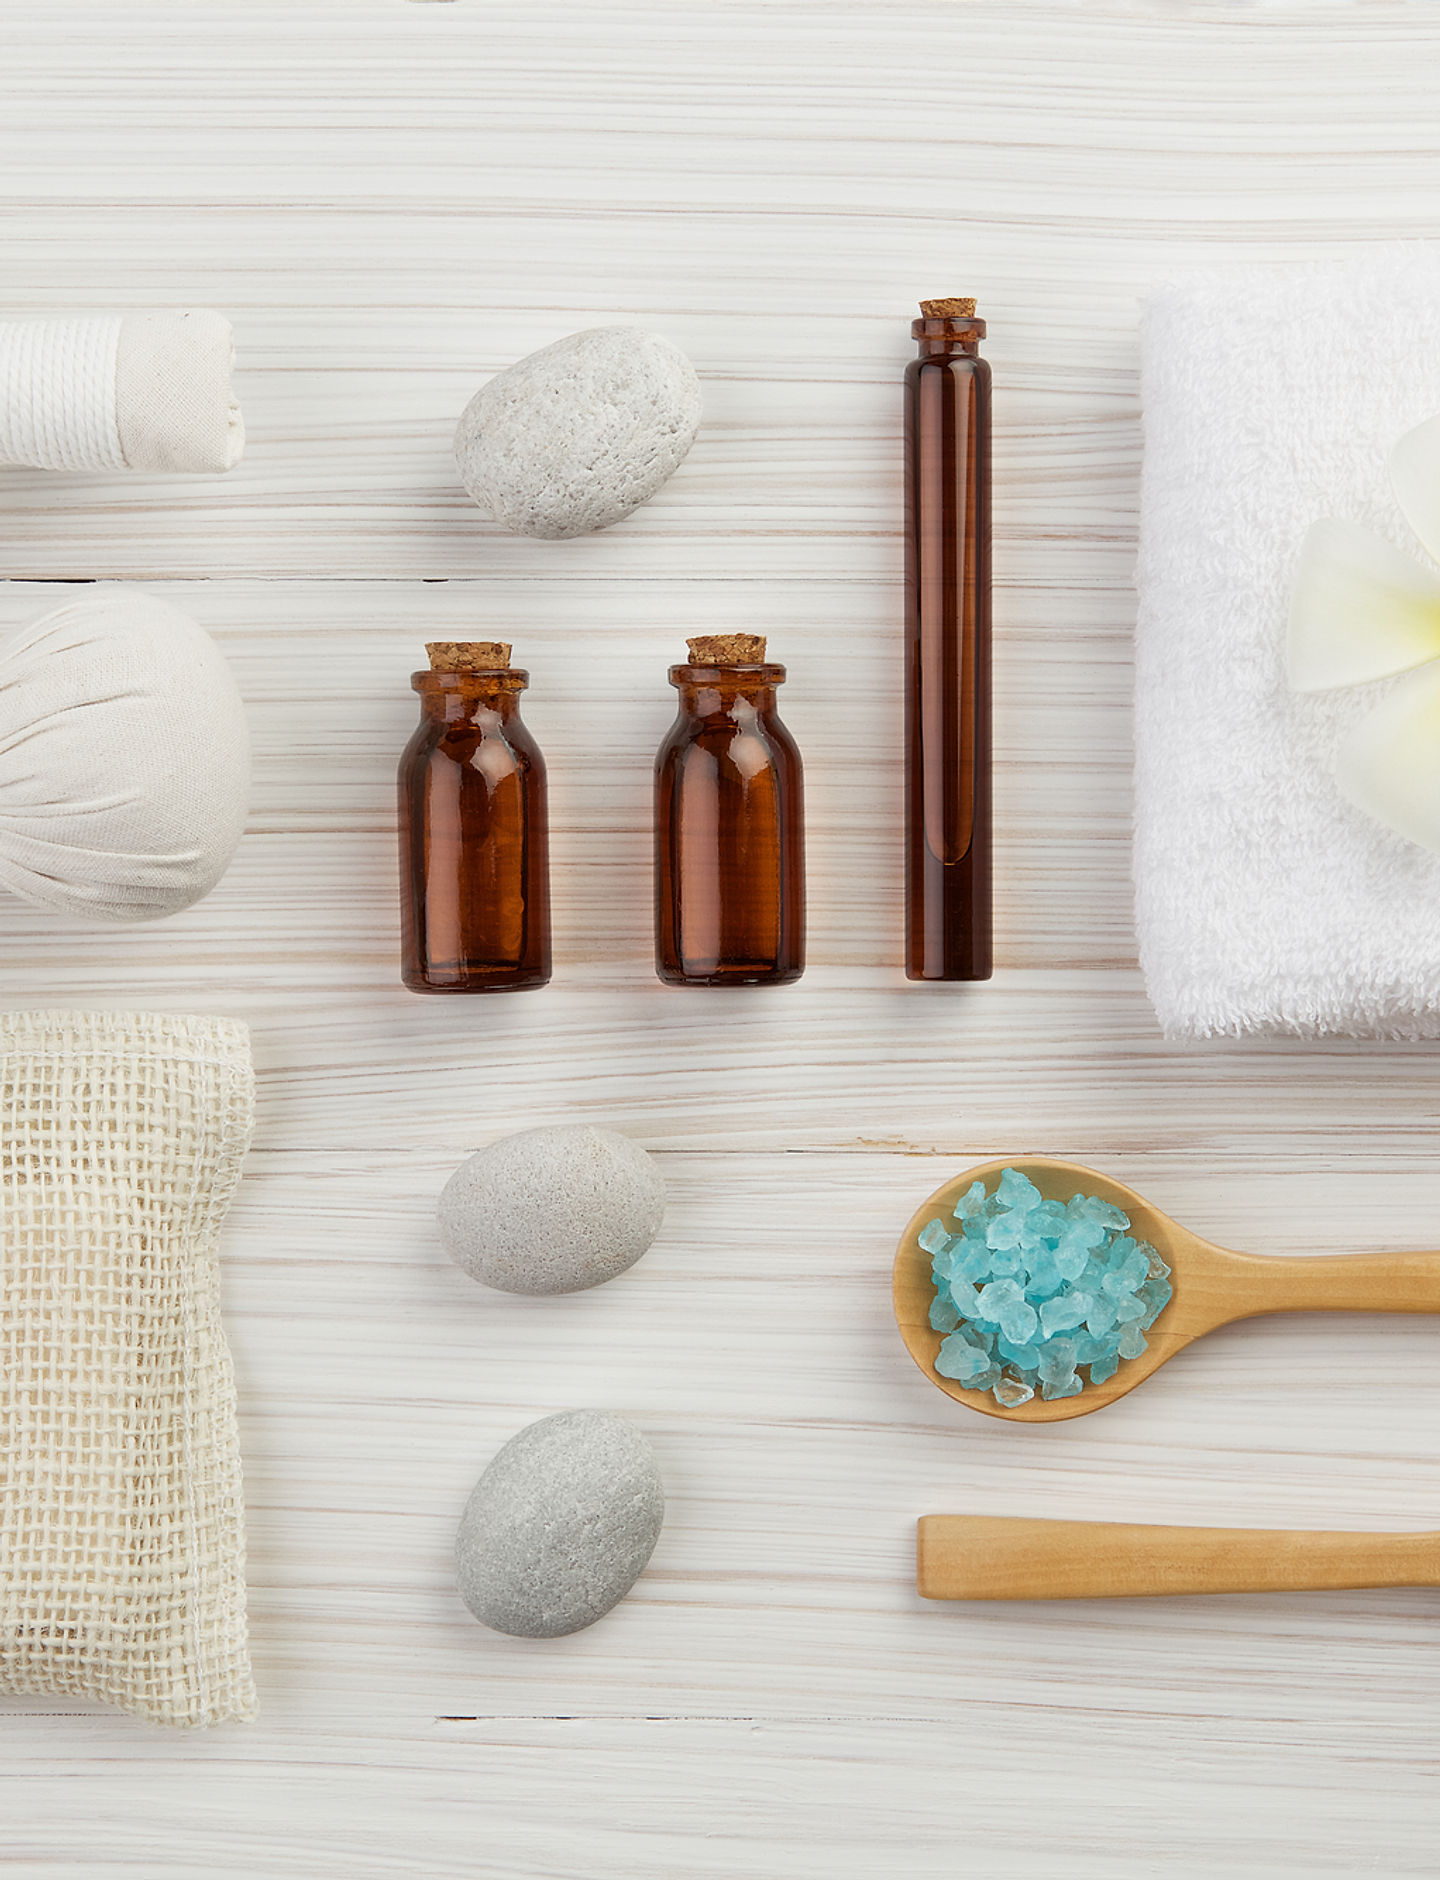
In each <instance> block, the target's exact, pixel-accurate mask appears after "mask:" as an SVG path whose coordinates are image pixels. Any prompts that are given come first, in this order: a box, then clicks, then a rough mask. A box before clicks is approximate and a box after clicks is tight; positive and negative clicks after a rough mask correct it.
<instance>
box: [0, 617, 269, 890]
mask: <svg viewBox="0 0 1440 1880" xmlns="http://www.w3.org/2000/svg"><path fill="white" fill-rule="evenodd" d="M249 790H250V748H249V738H248V735H247V732H246V726H245V709H244V706H243V705H242V704H241V701H240V694H239V692H238V691H237V690H236V687H235V681H234V679H233V678H232V677H231V674H230V669H229V667H228V666H227V665H226V664H225V661H224V659H223V658H222V657H221V655H220V652H219V649H218V648H217V647H216V645H215V643H214V641H213V640H211V638H210V636H209V635H208V634H207V633H206V632H205V631H204V629H203V628H201V627H199V626H197V624H196V623H195V622H194V621H193V620H192V619H191V618H190V616H189V615H188V614H183V613H181V611H180V609H179V608H178V607H172V606H171V605H170V603H169V602H168V601H163V600H160V599H159V598H158V597H157V596H156V595H153V594H144V593H139V592H135V591H133V590H131V589H128V588H101V589H99V590H98V591H96V592H94V593H92V594H87V595H86V596H85V598H84V599H83V600H76V601H70V602H67V604H66V605H65V606H63V607H59V608H57V609H56V610H55V611H54V612H53V613H49V614H46V615H45V616H44V618H43V619H41V620H37V621H36V622H35V623H34V624H33V625H32V626H30V627H26V628H22V629H21V630H20V631H19V632H18V633H16V634H15V635H13V636H12V637H11V638H10V639H9V640H8V641H6V642H4V643H3V645H0V886H3V887H5V888H8V889H9V890H10V891H11V893H13V894H18V895H20V896H21V897H22V898H23V899H24V900H27V901H34V902H37V903H38V904H39V905H41V906H42V907H57V908H61V909H63V910H64V911H65V912H66V913H70V914H79V915H83V916H88V917H89V918H91V919H93V920H109V921H133V920H155V919H157V918H158V917H159V916H161V915H162V914H174V913H177V912H178V911H179V910H180V909H181V908H183V907H189V905H190V904H191V902H192V901H198V900H199V899H200V897H201V895H203V894H206V893H208V892H209V890H210V889H211V888H213V887H214V885H215V883H216V882H217V881H218V880H219V879H220V876H221V875H222V874H223V873H224V872H225V868H226V865H227V864H228V862H229V860H230V857H231V856H232V855H233V854H234V852H235V845H236V843H237V842H238V841H239V840H240V833H241V831H242V829H243V828H244V826H245V813H246V808H247V804H248V800H249Z"/></svg>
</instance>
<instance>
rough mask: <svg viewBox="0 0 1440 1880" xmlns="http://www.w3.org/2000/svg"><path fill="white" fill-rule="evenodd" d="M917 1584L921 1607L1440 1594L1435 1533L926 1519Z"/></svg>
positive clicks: (939, 1516)
mask: <svg viewBox="0 0 1440 1880" xmlns="http://www.w3.org/2000/svg"><path fill="white" fill-rule="evenodd" d="M1063 1402H1065V1403H1068V1402H1070V1399H1069V1398H1068V1397H1067V1398H1065V1399H1063ZM1057 1407H1058V1406H1057ZM915 1584H916V1586H917V1587H918V1588H919V1590H920V1593H921V1594H922V1596H923V1597H924V1598H926V1599H1116V1598H1121V1597H1124V1598H1133V1597H1135V1596H1137V1595H1141V1594H1158V1595H1168V1594H1173V1593H1295V1592H1308V1591H1313V1590H1317V1589H1328V1588H1335V1587H1348V1586H1440V1534H1345V1533H1340V1534H1337V1533H1333V1532H1320V1533H1304V1532H1301V1531H1298V1530H1296V1529H1291V1528H1282V1529H1273V1528H1201V1527H1196V1528H1192V1527H1130V1526H1125V1525H1121V1524H1119V1523H1113V1524H1112V1523H1109V1522H1105V1521H1023V1520H1011V1519H1007V1518H1005V1517H1004V1516H990V1515H966V1514H927V1515H923V1516H922V1517H921V1519H920V1522H919V1525H918V1531H917V1534H916V1550H915Z"/></svg>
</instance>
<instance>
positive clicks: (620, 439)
mask: <svg viewBox="0 0 1440 1880" xmlns="http://www.w3.org/2000/svg"><path fill="white" fill-rule="evenodd" d="M699 425H700V381H699V379H698V378H697V377H696V376H695V368H694V366H692V365H691V363H690V361H689V360H688V359H687V358H686V357H685V355H684V353H682V352H681V351H680V349H679V347H678V346H672V345H671V344H670V342H669V340H668V339H661V338H660V336H659V334H658V333H647V332H645V331H644V329H643V328H641V327H638V326H593V327H588V328H587V329H586V330H585V331H584V332H583V333H571V334H569V335H568V336H567V337H566V338H565V339H559V340H556V342H555V344H554V345H553V346H545V347H542V348H541V350H540V351H539V352H533V353H528V354H527V355H526V357H525V358H523V359H520V360H517V361H516V363H515V364H514V365H513V366H508V367H507V368H506V369H505V371H503V372H497V373H496V375H495V377H494V378H493V379H491V380H490V381H489V382H488V384H485V385H482V386H481V388H480V390H479V391H478V392H476V394H475V396H474V397H473V398H472V399H471V400H470V403H469V404H468V405H467V406H466V407H465V409H464V411H463V412H462V413H461V416H460V422H459V424H458V425H457V426H456V430H455V462H456V465H457V467H458V469H459V471H460V481H461V482H462V483H463V484H464V485H465V488H466V490H467V491H468V492H469V493H470V495H471V496H473V497H474V499H475V501H476V502H477V503H478V504H479V505H480V507H481V508H482V509H483V510H485V511H486V512H487V513H488V514H489V515H491V516H493V517H494V518H495V520H496V521H497V522H503V523H504V525H505V527H506V528H507V529H513V530H514V531H515V533H516V534H517V535H539V536H544V537H546V538H547V539H549V540H551V541H558V540H563V539H564V538H565V537H567V536H571V535H588V534H589V533H590V532H591V531H592V530H594V529H608V528H609V527H610V524H611V523H612V522H619V520H620V519H621V517H622V516H628V515H629V514H630V511H631V510H632V509H638V508H639V507H640V505H641V503H647V502H649V500H650V498H651V497H652V496H653V495H654V494H655V492H656V490H658V489H659V488H660V486H661V484H662V483H665V482H666V481H668V479H669V478H670V477H671V476H672V475H673V474H674V472H675V470H676V469H677V467H678V466H679V464H680V462H681V460H682V459H683V457H684V455H685V453H686V451H688V450H689V448H690V446H691V444H692V443H694V441H695V433H696V431H697V430H698V428H699Z"/></svg>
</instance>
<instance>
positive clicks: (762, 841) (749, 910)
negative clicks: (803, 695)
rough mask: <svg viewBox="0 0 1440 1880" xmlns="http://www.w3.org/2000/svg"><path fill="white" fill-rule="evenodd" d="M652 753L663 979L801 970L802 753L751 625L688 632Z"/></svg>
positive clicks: (780, 976) (762, 979)
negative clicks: (663, 731) (673, 701)
mask: <svg viewBox="0 0 1440 1880" xmlns="http://www.w3.org/2000/svg"><path fill="white" fill-rule="evenodd" d="M689 647H690V659H689V662H688V663H687V664H685V665H681V666H672V667H671V668H670V683H671V685H673V686H674V687H675V688H676V690H677V691H678V692H679V694H680V699H679V714H678V716H677V717H676V720H675V723H674V724H673V725H672V727H671V729H670V732H669V735H668V736H667V737H666V739H665V742H664V743H663V744H662V745H661V746H660V751H659V755H658V756H657V757H656V759H655V970H656V972H657V973H658V974H659V975H660V977H661V978H662V979H663V980H664V981H665V983H666V984H667V985H670V986H783V985H786V984H788V982H789V981H790V980H792V979H798V978H799V977H800V975H801V973H802V972H803V971H804V968H805V818H804V805H803V801H802V783H801V771H800V753H799V751H798V750H797V749H796V747H795V741H794V739H793V738H792V737H791V736H790V733H789V732H788V731H787V730H786V729H785V727H784V725H783V724H781V722H780V719H779V716H778V715H777V713H776V709H775V688H776V687H777V686H778V685H782V684H783V683H784V680H785V668H784V667H783V666H776V665H773V664H769V663H767V662H766V659H765V642H764V640H763V639H761V638H760V637H759V636H758V635H755V634H748V633H728V634H714V635H710V636H707V637H704V638H701V639H694V640H691V641H690V642H689Z"/></svg>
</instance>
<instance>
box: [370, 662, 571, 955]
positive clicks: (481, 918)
mask: <svg viewBox="0 0 1440 1880" xmlns="http://www.w3.org/2000/svg"><path fill="white" fill-rule="evenodd" d="M425 650H426V651H427V653H428V654H429V655H430V670H429V671H428V672H417V673H412V675H411V678H410V683H411V685H412V686H413V687H414V688H415V690H416V691H417V692H418V693H419V694H420V724H419V727H418V728H417V730H416V732H415V735H414V737H413V738H411V740H410V742H409V744H408V745H407V746H406V747H405V754H404V756H403V757H402V758H401V759H400V779H399V782H400V901H401V945H402V950H403V961H402V967H401V978H402V979H403V980H404V982H405V984H406V985H407V986H408V987H409V988H410V990H411V991H412V992H519V991H523V990H524V989H525V988H526V987H529V986H543V985H544V984H545V982H546V980H548V979H549V977H550V866H549V844H548V839H547V838H548V832H547V827H546V821H545V760H544V759H543V758H542V757H541V755H540V751H539V748H538V746H537V745H536V743H535V740H534V739H533V738H532V737H531V735H530V733H529V731H528V730H527V729H526V727H525V725H524V724H523V723H522V722H521V719H520V694H521V693H522V692H523V691H524V689H525V687H526V686H527V685H528V684H529V680H530V675H529V674H528V673H526V672H520V671H518V670H517V669H516V668H515V667H513V666H512V665H511V664H510V648H509V647H508V646H505V645H502V644H500V643H499V642H496V641H488V640H487V641H467V642H454V641H437V642H436V643H434V644H432V645H430V646H427V647H426V649H425Z"/></svg>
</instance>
